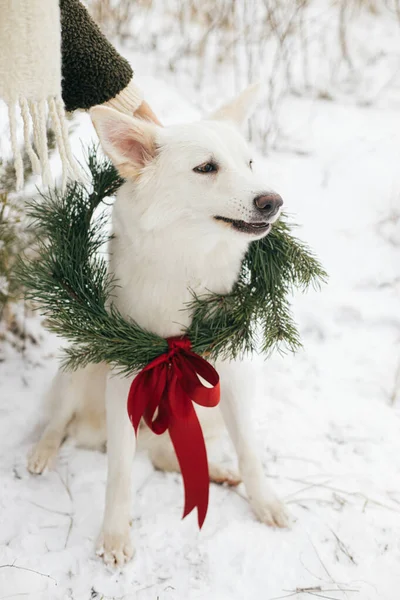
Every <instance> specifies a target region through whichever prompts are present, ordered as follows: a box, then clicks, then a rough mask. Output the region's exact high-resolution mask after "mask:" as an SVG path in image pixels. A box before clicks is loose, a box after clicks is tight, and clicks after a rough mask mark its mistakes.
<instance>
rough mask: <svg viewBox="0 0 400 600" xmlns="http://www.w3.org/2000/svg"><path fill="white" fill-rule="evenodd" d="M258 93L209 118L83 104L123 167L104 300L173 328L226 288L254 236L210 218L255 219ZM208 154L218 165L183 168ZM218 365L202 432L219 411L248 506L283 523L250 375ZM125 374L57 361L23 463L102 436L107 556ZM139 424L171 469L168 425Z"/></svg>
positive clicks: (119, 483) (110, 557)
mask: <svg viewBox="0 0 400 600" xmlns="http://www.w3.org/2000/svg"><path fill="white" fill-rule="evenodd" d="M256 94H257V90H254V89H253V88H250V89H248V90H246V91H245V92H244V93H243V94H242V95H240V96H239V97H238V98H237V99H236V100H235V101H233V102H232V103H230V104H229V105H228V106H226V107H224V108H223V109H221V110H220V111H218V113H216V114H215V115H214V116H213V117H211V118H210V119H208V120H204V121H201V122H198V123H193V124H190V125H176V126H172V127H166V128H161V127H156V126H155V125H153V124H150V123H148V122H144V121H140V120H138V119H135V118H131V117H128V116H125V115H121V114H119V113H117V112H116V111H113V110H112V109H109V108H104V107H98V108H95V109H93V110H92V112H91V115H92V119H93V121H94V124H95V127H96V129H97V132H98V135H99V137H100V140H101V142H102V146H103V148H104V150H105V152H106V153H107V154H108V155H109V156H110V158H111V160H112V161H113V162H114V164H115V166H116V167H117V168H118V169H119V171H120V172H121V174H122V175H123V176H124V177H125V178H126V179H127V181H126V183H125V184H124V185H123V186H122V187H121V189H120V191H119V192H118V195H117V199H116V202H115V205H114V208H113V233H114V238H113V240H112V242H111V248H110V269H111V272H112V273H114V275H115V276H116V278H117V279H118V281H119V287H118V288H117V290H116V294H117V295H116V297H115V299H114V302H115V304H116V306H117V307H118V309H119V310H120V311H121V312H122V314H124V315H125V316H126V317H130V318H132V319H134V320H135V321H136V322H137V323H138V324H139V325H140V326H141V327H143V328H145V329H149V330H150V331H153V332H154V333H157V334H158V335H161V336H163V337H169V336H176V335H179V334H181V333H182V331H183V330H184V329H185V328H186V327H187V326H188V325H189V324H190V319H191V317H190V313H189V312H188V311H187V310H183V309H184V308H185V304H186V303H187V302H188V301H190V299H191V291H190V290H193V291H195V292H196V293H197V294H202V293H206V292H208V291H212V292H216V293H220V294H226V293H228V292H229V291H230V290H231V289H232V286H233V284H234V282H235V280H236V278H237V276H238V273H239V269H240V265H241V261H242V258H243V255H244V253H245V251H246V249H247V247H248V244H249V243H250V241H252V240H254V239H257V236H255V235H249V234H246V233H243V232H238V231H235V230H234V229H233V228H232V227H231V226H229V225H228V224H226V223H223V222H221V221H216V220H215V219H214V218H213V217H214V216H216V215H220V216H224V217H227V218H231V219H240V220H244V221H247V222H250V221H253V222H254V221H257V220H258V221H260V217H259V212H257V208H256V207H255V204H254V198H255V197H256V196H257V195H259V194H260V193H263V192H264V193H265V191H266V187H265V185H266V183H265V181H264V178H260V177H259V176H257V175H256V174H255V173H254V172H253V171H252V169H251V167H250V165H249V161H250V160H251V158H252V154H251V149H250V147H249V146H248V145H247V143H246V142H245V140H244V138H243V137H242V135H241V134H240V132H239V130H238V127H237V125H238V124H240V123H242V122H243V121H244V119H245V117H246V116H247V113H248V111H249V106H250V105H252V104H254V98H255V96H256ZM211 159H212V160H214V161H216V162H217V163H218V165H219V170H218V173H211V174H199V173H197V172H194V171H193V168H194V167H196V166H197V165H201V164H202V163H207V162H209V161H210V160H211ZM276 218H277V216H275V217H273V218H272V219H270V221H274V220H275V219H276ZM262 235H265V234H261V235H259V236H258V237H262ZM217 370H218V372H219V374H220V378H221V403H220V407H218V408H215V409H202V410H199V411H198V413H199V417H200V420H201V423H202V427H203V431H204V435H205V438H206V442H208V441H209V440H210V439H211V438H214V437H215V436H216V435H217V434H218V433H219V425H220V422H221V418H220V415H221V413H222V417H223V420H224V421H225V424H226V426H227V428H228V431H229V434H230V436H231V438H232V441H233V444H234V446H235V449H236V452H237V455H238V462H239V471H240V477H241V478H242V480H243V482H244V485H245V488H246V491H247V495H248V498H249V501H250V504H251V506H252V508H253V510H254V512H255V514H256V515H257V517H258V518H259V519H260V520H261V521H262V522H264V523H266V524H268V525H273V526H280V527H282V526H285V525H286V524H287V519H286V515H285V511H284V508H283V505H282V504H281V502H280V501H279V500H278V499H277V498H276V496H275V494H274V492H273V491H272V490H271V488H270V486H269V485H268V483H267V482H266V479H265V476H264V473H263V468H262V464H261V461H260V458H259V455H258V452H257V449H256V448H255V445H254V439H255V437H254V435H253V432H252V429H251V425H250V420H249V408H248V400H249V396H250V395H251V391H250V390H249V383H250V382H251V380H252V377H246V376H245V375H244V374H243V372H242V371H241V370H240V369H238V364H237V363H226V362H218V363H217ZM131 381H132V378H122V377H120V376H117V375H115V374H113V373H108V368H107V366H106V365H91V366H89V367H87V368H85V369H82V370H80V371H78V372H76V373H74V374H72V375H71V374H65V373H61V372H60V373H58V375H57V376H56V379H55V381H54V382H53V385H52V389H51V390H50V397H51V400H52V406H53V412H52V418H51V420H50V423H49V425H48V426H47V428H46V430H45V432H44V434H43V437H42V439H41V440H40V441H39V443H38V444H37V446H36V447H35V448H34V450H33V452H32V455H31V457H30V459H29V464H28V468H29V470H30V471H31V472H33V473H41V472H42V471H43V470H44V468H45V467H46V466H47V465H48V464H49V462H50V461H51V459H52V458H53V457H54V456H55V455H56V453H57V451H58V448H59V446H60V445H61V443H62V440H63V438H64V437H65V436H66V435H74V436H75V437H76V438H77V439H78V441H79V442H80V443H81V444H83V445H86V446H89V447H99V446H101V445H102V444H104V443H105V441H106V440H107V451H108V465H109V466H108V481H107V493H106V508H105V515H104V523H103V529H102V534H101V536H100V540H99V546H98V549H99V553H100V554H102V555H103V558H104V561H105V562H106V563H107V564H118V565H122V564H124V563H125V562H126V561H127V560H129V559H130V558H131V556H132V554H133V550H132V545H131V542H130V533H129V529H130V524H129V523H130V511H131V492H130V488H131V466H132V459H133V456H134V453H135V448H136V440H135V435H134V432H133V428H132V426H131V424H130V422H129V419H128V416H127V410H126V401H127V395H128V390H129V386H130V383H131ZM105 414H106V415H107V419H105ZM148 433H149V432H148V430H147V429H144V430H142V429H141V434H140V436H139V437H140V438H141V441H142V438H143V439H144V440H145V441H146V442H149V444H148V445H149V448H150V456H151V459H152V461H153V464H154V465H155V466H156V467H157V468H160V469H163V470H179V467H178V464H177V460H176V457H175V455H174V453H173V450H172V445H171V443H170V441H169V439H168V436H166V435H163V436H160V437H158V436H157V437H156V436H154V435H151V436H150V435H148ZM143 434H144V435H143ZM210 478H211V480H213V481H219V482H224V481H225V482H228V483H230V484H232V485H235V484H237V483H238V482H239V481H240V479H239V477H238V476H236V475H235V474H233V473H232V472H230V471H228V470H227V469H225V468H222V467H220V466H218V465H214V464H210Z"/></svg>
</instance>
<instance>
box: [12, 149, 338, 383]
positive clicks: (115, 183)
mask: <svg viewBox="0 0 400 600" xmlns="http://www.w3.org/2000/svg"><path fill="white" fill-rule="evenodd" d="M87 162H88V168H89V171H90V174H91V184H90V185H86V184H82V183H78V182H75V183H71V184H69V185H68V187H67V190H66V192H65V193H64V194H61V193H60V192H59V191H58V190H54V191H52V192H49V193H48V194H47V195H45V196H42V197H41V200H40V201H34V202H31V203H30V204H29V208H28V213H29V215H30V217H32V219H33V224H34V226H35V227H36V228H37V231H38V253H37V255H36V257H35V259H33V260H25V261H21V263H20V265H19V268H18V272H19V276H20V278H21V281H22V283H23V285H24V286H25V288H26V295H27V297H28V298H30V299H33V300H34V301H35V302H36V303H37V302H38V303H39V304H40V309H41V311H42V313H44V315H45V316H46V317H47V323H46V325H47V327H48V328H49V329H50V330H51V331H53V332H55V333H56V334H58V335H60V336H62V337H63V338H65V339H67V340H68V341H69V342H70V345H69V346H68V347H67V348H66V349H65V356H64V366H65V367H67V368H71V369H76V368H78V367H83V366H85V365H87V364H88V363H92V362H93V363H99V362H103V361H105V362H107V363H110V364H111V365H112V366H113V367H116V368H117V369H118V370H119V371H120V372H121V373H123V374H126V375H128V374H131V373H133V372H134V371H138V370H140V369H142V368H143V367H144V366H146V365H147V364H148V363H149V362H150V361H152V360H153V359H154V358H156V357H157V356H159V355H160V354H163V353H164V352H166V351H167V350H168V344H167V341H166V340H165V339H164V338H162V337H160V336H158V335H155V334H153V333H151V332H149V331H146V330H144V329H142V328H141V327H139V325H138V324H137V323H135V322H134V321H132V320H128V319H126V318H124V317H123V316H122V315H121V313H120V312H119V311H118V310H117V308H116V307H115V306H114V305H113V303H112V295H113V290H114V289H115V287H116V286H118V281H116V280H115V279H114V278H113V277H112V275H110V274H109V273H108V270H107V261H106V259H105V258H104V257H103V256H101V254H100V253H99V250H100V249H101V248H102V247H103V245H104V244H105V243H106V242H107V241H108V239H109V236H108V235H107V234H106V233H104V225H105V221H106V216H105V214H104V211H103V214H101V215H100V216H99V217H96V218H93V214H94V211H95V209H96V208H97V207H99V205H100V204H101V203H102V202H104V200H105V199H106V198H107V197H110V196H113V195H114V194H115V193H116V191H117V190H118V188H119V187H120V186H121V185H122V183H123V179H122V178H121V177H120V176H119V174H118V173H117V171H116V169H115V168H114V167H113V165H112V164H111V163H110V162H109V161H108V160H104V159H100V158H99V157H98V156H97V151H96V149H95V148H92V149H90V150H89V152H88V161H87ZM292 227H293V226H292V225H289V224H288V222H287V218H286V216H285V215H283V216H282V217H281V218H280V220H279V221H277V222H276V223H275V224H274V225H273V227H272V230H271V232H270V234H269V235H268V236H266V237H264V238H262V239H261V240H257V241H254V242H252V243H251V244H250V248H249V250H248V252H247V254H246V256H245V257H244V259H243V263H242V268H241V271H240V275H239V278H238V281H237V283H236V284H235V286H234V288H233V290H232V292H231V293H230V294H227V295H219V294H212V293H210V294H207V295H204V296H201V297H199V296H196V295H195V294H193V299H192V301H191V303H190V304H189V305H188V306H187V309H188V310H190V311H192V314H193V319H192V323H191V325H190V327H189V329H188V330H187V331H186V332H185V335H187V336H188V337H189V339H190V342H191V345H192V350H193V352H195V353H197V354H200V355H203V356H205V357H207V359H212V360H213V359H216V358H217V357H219V358H237V357H238V356H241V355H243V354H244V353H245V352H254V351H257V352H261V353H264V354H266V355H268V354H269V353H270V352H271V351H272V350H274V349H278V350H281V351H282V350H285V349H289V350H291V351H295V350H296V349H297V348H299V346H300V345H301V343H300V338H299V334H298V331H297V328H296V325H295V323H294V321H293V317H292V314H291V311H290V303H289V300H288V296H289V295H290V293H291V292H292V291H293V289H294V288H299V289H300V290H302V291H305V290H306V289H307V288H308V287H309V286H310V285H312V286H314V287H317V288H318V287H319V286H320V284H321V282H324V281H325V280H326V277H327V276H326V272H325V271H324V269H323V268H322V266H321V264H320V263H319V262H318V260H317V259H316V257H315V256H314V255H313V253H312V252H311V251H310V250H309V249H308V247H307V246H306V245H305V244H304V243H303V242H301V241H299V240H298V239H296V238H295V237H293V236H292V234H291V228H292Z"/></svg>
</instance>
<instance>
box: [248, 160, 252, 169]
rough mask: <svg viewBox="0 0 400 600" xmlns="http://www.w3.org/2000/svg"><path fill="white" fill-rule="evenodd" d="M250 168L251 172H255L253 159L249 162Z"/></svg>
mask: <svg viewBox="0 0 400 600" xmlns="http://www.w3.org/2000/svg"><path fill="white" fill-rule="evenodd" d="M249 167H250V169H251V170H253V159H251V160H249Z"/></svg>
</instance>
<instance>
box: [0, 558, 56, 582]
mask: <svg viewBox="0 0 400 600" xmlns="http://www.w3.org/2000/svg"><path fill="white" fill-rule="evenodd" d="M0 569H18V570H19V571H29V572H30V573H35V574H36V575H40V576H41V577H47V578H48V579H52V580H53V581H55V583H56V584H57V581H56V579H54V577H52V576H51V575H48V574H47V573H41V572H40V571H35V569H29V568H28V567H19V566H18V565H15V564H14V563H12V564H10V565H0Z"/></svg>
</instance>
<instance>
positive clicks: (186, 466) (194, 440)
mask: <svg viewBox="0 0 400 600" xmlns="http://www.w3.org/2000/svg"><path fill="white" fill-rule="evenodd" d="M173 379H175V381H171V384H172V385H171V387H170V394H171V395H172V394H173V395H174V403H175V402H180V403H182V404H181V406H182V405H183V406H185V408H186V410H185V413H184V414H182V413H180V414H179V417H176V416H175V414H174V412H173V411H172V414H171V415H170V422H169V428H168V430H169V435H170V438H171V441H172V444H173V446H174V449H175V453H176V456H177V458H178V462H179V466H180V469H181V472H182V477H183V483H184V488H185V507H184V511H183V517H182V518H185V517H186V516H187V515H188V514H189V513H191V512H192V510H193V509H194V508H197V519H198V523H199V528H200V529H201V528H202V525H203V523H204V520H205V518H206V515H207V508H208V495H209V486H210V478H209V473H208V460H207V450H206V446H205V443H204V438H203V433H202V430H201V426H200V423H199V420H198V418H197V415H196V412H195V410H194V408H193V405H192V403H191V402H190V398H188V397H187V395H186V393H185V392H184V391H183V389H182V388H181V386H180V385H179V384H178V383H177V381H176V378H173Z"/></svg>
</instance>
